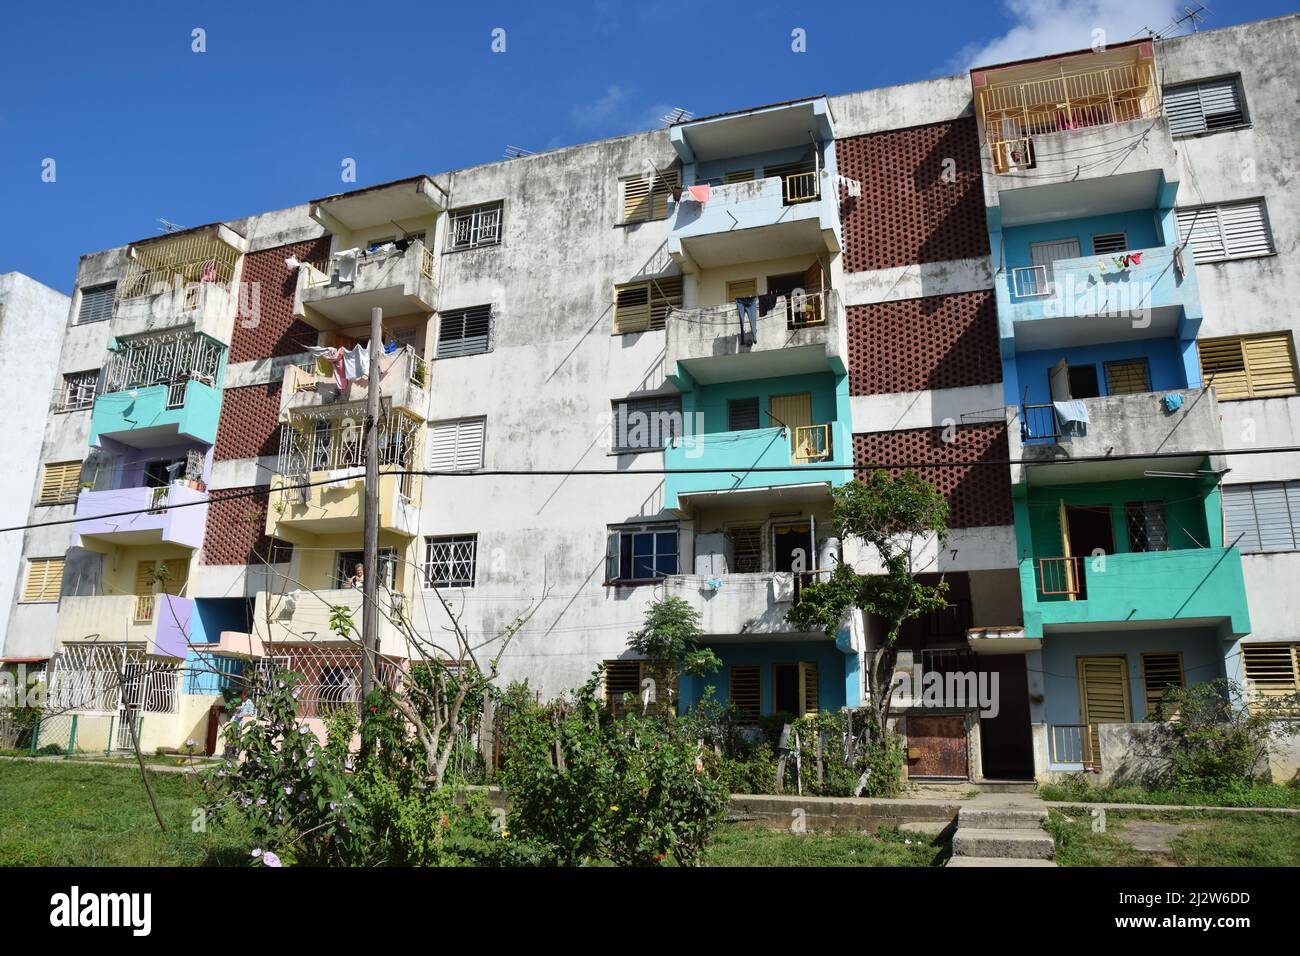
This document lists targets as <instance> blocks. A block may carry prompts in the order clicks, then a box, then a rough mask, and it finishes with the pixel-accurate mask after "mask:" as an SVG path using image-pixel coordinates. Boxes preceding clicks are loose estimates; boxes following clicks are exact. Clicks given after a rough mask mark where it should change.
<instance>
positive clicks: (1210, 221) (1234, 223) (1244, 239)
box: [1178, 199, 1273, 262]
mask: <svg viewBox="0 0 1300 956" xmlns="http://www.w3.org/2000/svg"><path fill="white" fill-rule="evenodd" d="M1178 241H1179V242H1181V243H1183V244H1184V245H1191V247H1192V254H1193V255H1194V256H1195V258H1196V261H1197V262H1217V261H1220V260H1222V259H1242V258H1245V257H1247V256H1266V255H1271V254H1272V252H1273V237H1272V234H1271V233H1270V232H1269V228H1268V214H1267V213H1266V212H1265V210H1264V200H1262V199H1249V200H1247V201H1246V202H1234V203H1222V204H1220V205H1217V206H1196V207H1193V208H1190V209H1179V210H1178Z"/></svg>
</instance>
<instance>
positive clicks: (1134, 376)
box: [1105, 359, 1151, 395]
mask: <svg viewBox="0 0 1300 956" xmlns="http://www.w3.org/2000/svg"><path fill="white" fill-rule="evenodd" d="M1105 368H1106V391H1107V392H1108V393H1109V394H1111V395H1139V394H1141V393H1143V392H1149V391H1151V369H1150V366H1148V364H1147V360H1146V359H1124V360H1123V361H1118V362H1107V363H1106V365H1105Z"/></svg>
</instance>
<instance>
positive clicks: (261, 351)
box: [230, 236, 330, 363]
mask: <svg viewBox="0 0 1300 956" xmlns="http://www.w3.org/2000/svg"><path fill="white" fill-rule="evenodd" d="M329 254H330V237H329V236H321V237H320V238H318V239H309V240H307V241H306V242H295V243H293V244H292V245H288V246H276V247H275V248H274V249H263V250H262V251H261V252H251V253H249V254H248V255H246V256H244V271H243V273H242V282H243V284H244V286H245V287H246V288H245V289H244V290H243V291H242V292H241V301H240V306H239V311H240V314H239V315H238V316H237V317H236V318H235V330H234V332H233V333H232V335H231V342H230V361H231V362H232V363H233V362H249V361H252V360H253V359H260V358H275V357H278V356H281V355H293V354H294V353H296V352H304V351H306V347H307V345H308V344H314V343H315V341H316V330H315V329H313V328H312V327H311V326H310V325H308V324H307V323H305V322H302V321H300V320H298V319H295V318H294V317H293V292H294V286H295V284H296V283H297V276H298V274H297V273H296V272H290V271H289V267H288V266H286V265H285V264H284V260H285V259H287V258H288V257H289V256H295V257H297V258H298V259H299V260H303V261H307V260H310V261H312V262H315V261H319V260H321V259H326V258H328V257H329ZM253 303H256V304H257V310H256V314H251V313H252V311H253V310H252V306H253Z"/></svg>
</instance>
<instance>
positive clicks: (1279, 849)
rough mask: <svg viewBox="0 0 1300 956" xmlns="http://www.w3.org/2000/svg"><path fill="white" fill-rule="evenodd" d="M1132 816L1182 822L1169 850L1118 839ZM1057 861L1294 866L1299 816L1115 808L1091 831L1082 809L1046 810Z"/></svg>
mask: <svg viewBox="0 0 1300 956" xmlns="http://www.w3.org/2000/svg"><path fill="white" fill-rule="evenodd" d="M1137 820H1154V821H1157V822H1160V823H1180V824H1185V825H1187V829H1185V830H1184V831H1183V832H1182V833H1180V834H1179V835H1178V836H1176V837H1175V838H1174V839H1173V841H1172V842H1171V844H1170V850H1169V853H1167V854H1163V853H1147V852H1143V851H1141V850H1137V849H1135V848H1134V847H1133V845H1132V844H1131V843H1129V842H1128V841H1126V840H1125V839H1124V830H1125V825H1126V824H1127V823H1129V822H1132V821H1137ZM1048 829H1049V831H1051V833H1052V836H1053V838H1054V839H1055V840H1056V862H1057V863H1058V864H1059V865H1061V866H1300V817H1297V816H1294V815H1283V814H1272V813H1235V814H1229V813H1216V812H1214V811H1212V810H1207V811H1165V812H1151V813H1147V812H1142V811H1123V812H1121V811H1116V810H1111V811H1108V812H1107V813H1106V832H1105V833H1093V832H1092V825H1091V822H1090V820H1089V815H1088V812H1087V811H1085V810H1074V811H1072V810H1056V809H1053V810H1052V811H1051V821H1050V822H1049V824H1048Z"/></svg>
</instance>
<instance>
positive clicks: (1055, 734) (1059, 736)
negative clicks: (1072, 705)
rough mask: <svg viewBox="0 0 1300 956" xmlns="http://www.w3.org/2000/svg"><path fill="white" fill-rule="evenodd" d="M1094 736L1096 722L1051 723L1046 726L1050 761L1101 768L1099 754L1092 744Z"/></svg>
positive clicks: (1095, 734)
mask: <svg viewBox="0 0 1300 956" xmlns="http://www.w3.org/2000/svg"><path fill="white" fill-rule="evenodd" d="M1096 737H1097V725H1096V724H1052V725H1051V727H1049V728H1048V741H1049V743H1050V747H1051V760H1052V763H1077V764H1083V766H1084V768H1085V769H1089V770H1092V769H1096V770H1099V769H1101V755H1100V754H1099V753H1095V752H1094V751H1095V748H1094V746H1093V741H1094V740H1095V739H1096Z"/></svg>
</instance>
